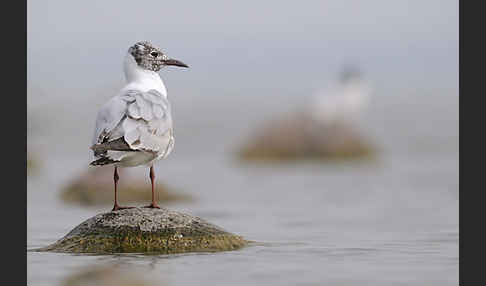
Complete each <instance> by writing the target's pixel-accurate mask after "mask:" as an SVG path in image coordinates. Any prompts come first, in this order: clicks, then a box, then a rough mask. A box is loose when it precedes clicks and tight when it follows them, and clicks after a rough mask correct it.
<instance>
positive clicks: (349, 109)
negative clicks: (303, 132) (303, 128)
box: [308, 76, 371, 124]
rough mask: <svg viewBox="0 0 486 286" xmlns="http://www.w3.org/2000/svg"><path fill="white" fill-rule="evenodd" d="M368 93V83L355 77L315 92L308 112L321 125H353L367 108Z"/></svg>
mask: <svg viewBox="0 0 486 286" xmlns="http://www.w3.org/2000/svg"><path fill="white" fill-rule="evenodd" d="M370 93H371V87H370V85H369V84H368V82H366V81H365V80H363V79H362V78H360V77H357V76H356V77H353V78H350V79H346V80H343V81H341V82H339V83H338V84H337V85H334V86H329V87H328V88H325V89H322V90H319V91H318V92H316V93H315V94H314V96H313V97H312V101H311V104H310V105H309V110H308V111H309V113H310V116H311V117H312V118H313V119H314V120H316V121H318V122H320V123H321V124H334V123H351V122H353V123H354V122H356V121H358V120H359V119H360V116H361V114H362V112H363V111H364V110H365V109H366V108H367V107H368V104H369V101H370Z"/></svg>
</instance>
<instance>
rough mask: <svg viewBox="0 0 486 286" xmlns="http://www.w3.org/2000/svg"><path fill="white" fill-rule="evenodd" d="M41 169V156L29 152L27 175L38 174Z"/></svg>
mask: <svg viewBox="0 0 486 286" xmlns="http://www.w3.org/2000/svg"><path fill="white" fill-rule="evenodd" d="M39 171H40V162H39V158H38V157H37V156H36V155H33V154H32V153H29V152H27V176H34V175H37V174H38V173H39Z"/></svg>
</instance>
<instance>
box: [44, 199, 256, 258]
mask: <svg viewBox="0 0 486 286" xmlns="http://www.w3.org/2000/svg"><path fill="white" fill-rule="evenodd" d="M246 244H247V241H246V240H245V239H243V238H242V237H241V236H237V235H234V234H232V233H229V232H227V231H225V230H223V229H222V228H220V227H217V226H215V225H213V224H211V223H208V222H206V221H205V220H203V219H201V218H198V217H194V216H191V215H188V214H184V213H180V212H176V211H170V210H167V209H150V208H133V209H123V210H118V211H114V212H107V213H102V214H98V215H96V216H95V217H92V218H90V219H88V220H86V221H84V222H83V223H81V224H80V225H78V226H77V227H76V228H74V229H73V230H72V231H71V232H69V233H68V234H67V235H66V236H65V237H63V238H61V239H60V240H58V241H57V242H55V243H53V244H51V245H49V246H47V247H45V248H42V249H38V251H54V252H72V253H164V254H170V253H182V252H200V251H204V252H214V251H225V250H235V249H238V248H241V247H243V246H244V245H246Z"/></svg>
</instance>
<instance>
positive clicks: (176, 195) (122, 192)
mask: <svg viewBox="0 0 486 286" xmlns="http://www.w3.org/2000/svg"><path fill="white" fill-rule="evenodd" d="M118 173H119V175H120V181H119V183H118V198H119V201H120V203H121V204H123V205H127V204H129V203H142V202H143V203H146V204H148V203H149V202H150V201H151V199H152V193H151V186H150V180H149V179H148V177H142V178H140V177H139V176H135V174H133V172H131V171H130V170H129V169H125V168H119V170H118ZM156 176H157V175H156ZM144 179H145V180H144ZM155 188H156V198H157V201H158V202H159V203H162V204H163V203H164V202H174V201H189V200H191V198H190V197H189V196H188V195H185V194H181V193H180V192H178V191H176V190H173V189H170V188H169V187H167V186H166V185H165V184H163V183H162V182H160V179H159V180H157V183H156V185H155ZM113 192H114V186H113V168H112V167H89V168H88V170H87V171H86V172H85V173H82V174H80V175H79V176H78V177H77V178H75V179H73V180H72V181H71V182H69V183H68V184H67V185H66V186H64V188H63V189H62V190H61V199H62V200H63V201H64V202H67V203H71V204H77V205H84V206H92V205H111V204H113V196H114V193H113Z"/></svg>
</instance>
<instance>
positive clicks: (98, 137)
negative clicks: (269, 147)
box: [92, 90, 173, 155]
mask: <svg viewBox="0 0 486 286" xmlns="http://www.w3.org/2000/svg"><path fill="white" fill-rule="evenodd" d="M172 145H173V138H172V118H171V115H170V104H169V102H168V101H167V99H166V98H165V97H164V96H163V95H162V94H160V93H159V92H157V91H156V90H150V91H148V92H140V91H127V92H126V93H125V94H123V95H120V96H117V97H115V98H113V99H112V100H110V101H109V102H108V103H107V104H106V105H105V106H103V108H102V109H101V110H100V112H99V114H98V118H97V121H96V130H95V136H94V138H93V146H92V149H93V150H94V151H95V155H96V154H97V153H98V154H99V153H100V152H103V151H104V152H106V151H107V150H117V151H138V150H144V151H151V152H156V153H158V152H159V151H164V150H167V149H168V146H172Z"/></svg>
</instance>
